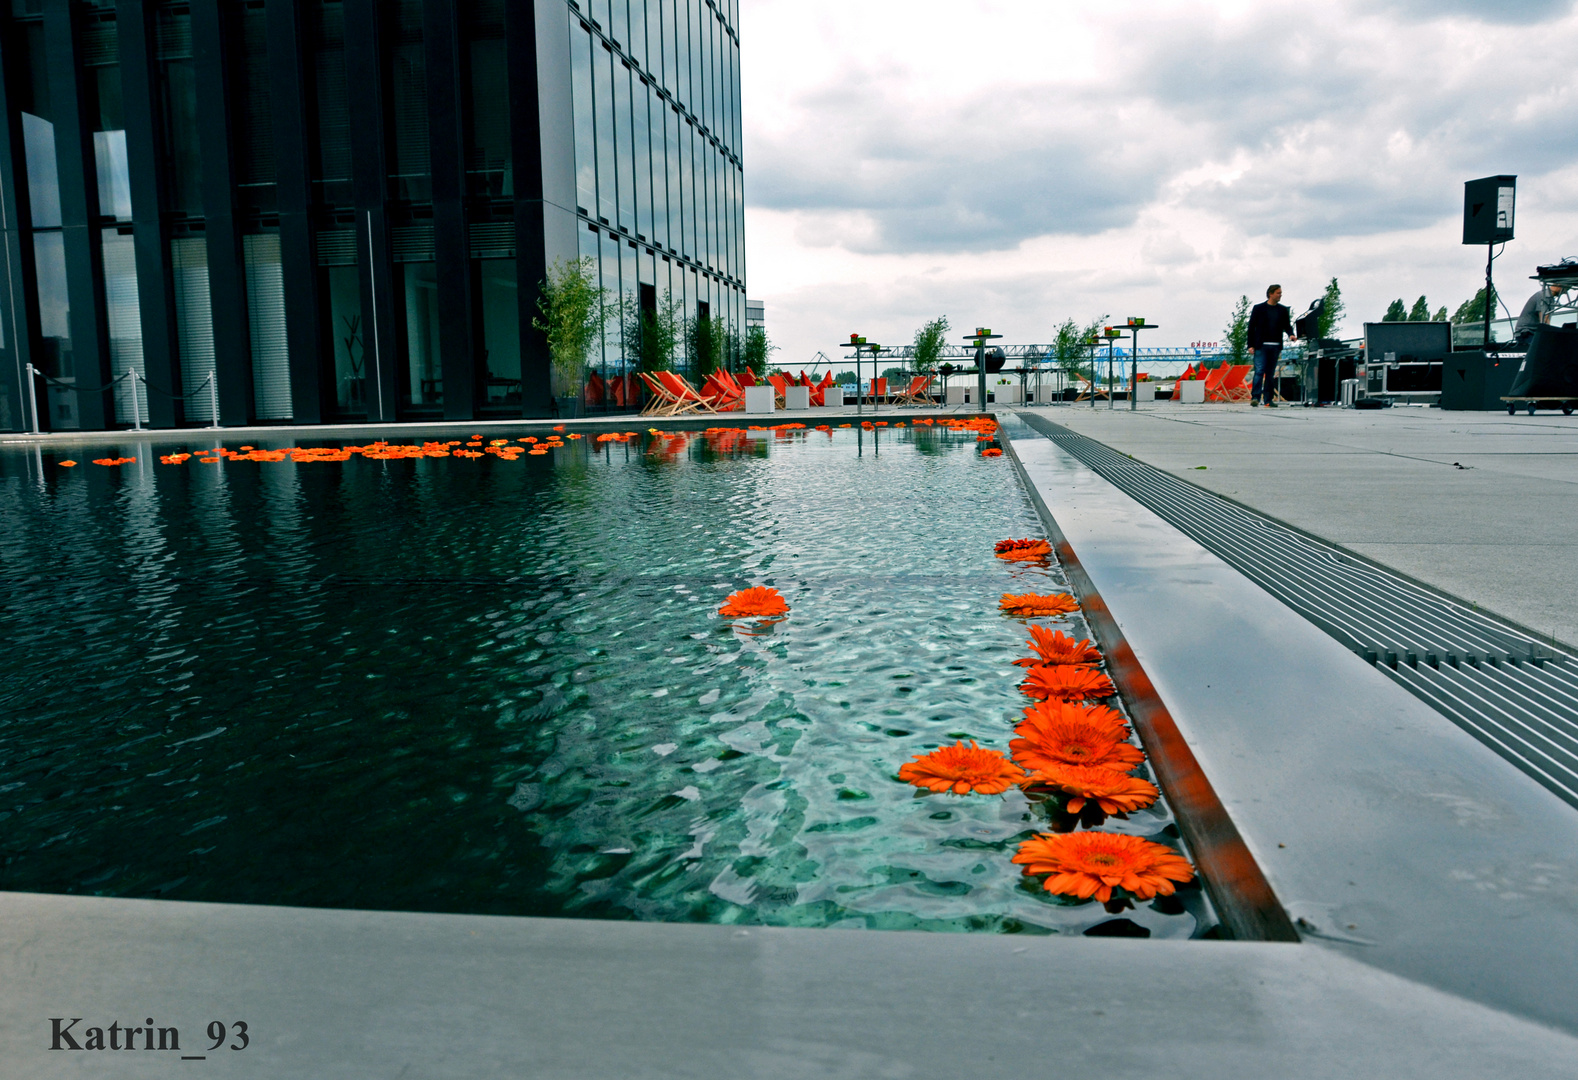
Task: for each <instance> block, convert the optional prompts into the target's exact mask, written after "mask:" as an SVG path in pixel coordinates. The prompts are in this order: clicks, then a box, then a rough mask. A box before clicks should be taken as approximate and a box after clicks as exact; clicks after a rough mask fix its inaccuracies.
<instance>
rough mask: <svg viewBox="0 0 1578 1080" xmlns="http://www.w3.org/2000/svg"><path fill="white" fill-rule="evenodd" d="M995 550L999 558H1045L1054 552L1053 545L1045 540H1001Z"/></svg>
mask: <svg viewBox="0 0 1578 1080" xmlns="http://www.w3.org/2000/svg"><path fill="white" fill-rule="evenodd" d="M994 550H995V551H996V553H997V557H998V558H999V559H1015V560H1023V559H1044V558H1046V557H1047V556H1048V555H1050V554H1052V545H1051V544H1050V543H1048V542H1047V541H1045V540H999V541H998V542H997V547H996V548H995V549H994Z"/></svg>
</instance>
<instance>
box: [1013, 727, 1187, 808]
mask: <svg viewBox="0 0 1578 1080" xmlns="http://www.w3.org/2000/svg"><path fill="white" fill-rule="evenodd" d="M1124 745H1128V744H1127V743H1125V744H1124ZM1030 783H1032V784H1045V785H1046V786H1047V787H1050V788H1056V789H1057V790H1059V791H1062V792H1064V793H1066V794H1067V795H1068V796H1069V800H1068V812H1069V813H1071V814H1077V813H1079V812H1080V811H1081V810H1083V809H1084V808H1085V804H1086V803H1087V802H1093V803H1095V804H1096V805H1097V806H1099V807H1101V810H1102V813H1104V814H1126V813H1128V812H1129V811H1130V810H1143V809H1145V808H1146V807H1147V806H1149V805H1151V803H1153V802H1155V801H1156V796H1157V795H1158V794H1160V792H1158V791H1157V790H1156V785H1155V784H1153V783H1151V782H1150V781H1149V780H1141V779H1140V778H1139V777H1138V776H1130V775H1129V774H1128V773H1126V772H1121V771H1119V770H1117V769H1104V768H1101V767H1099V766H1094V767H1087V766H1084V765H1061V764H1054V765H1052V766H1050V767H1048V768H1045V769H1037V770H1036V771H1035V772H1034V773H1032V774H1031V776H1030Z"/></svg>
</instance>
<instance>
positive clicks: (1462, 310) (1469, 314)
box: [1452, 288, 1499, 323]
mask: <svg viewBox="0 0 1578 1080" xmlns="http://www.w3.org/2000/svg"><path fill="white" fill-rule="evenodd" d="M1498 299H1499V298H1498V296H1497V295H1496V290H1495V289H1494V288H1492V289H1491V290H1490V302H1491V304H1492V306H1494V305H1495V303H1496V301H1497V300H1498ZM1492 314H1494V313H1492ZM1452 321H1453V322H1455V323H1483V322H1484V321H1485V290H1484V289H1480V290H1479V292H1477V293H1475V294H1474V295H1473V297H1472V298H1471V299H1468V300H1465V301H1463V302H1462V303H1461V304H1459V305H1458V309H1457V311H1456V312H1455V313H1454V314H1453V316H1452Z"/></svg>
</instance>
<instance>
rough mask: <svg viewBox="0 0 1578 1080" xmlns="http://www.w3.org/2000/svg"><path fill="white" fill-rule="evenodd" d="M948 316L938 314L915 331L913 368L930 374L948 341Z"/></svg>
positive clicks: (920, 372) (924, 373) (921, 372)
mask: <svg viewBox="0 0 1578 1080" xmlns="http://www.w3.org/2000/svg"><path fill="white" fill-rule="evenodd" d="M947 335H948V316H946V315H939V316H937V318H935V319H933V320H931V322H929V323H927V324H926V325H925V326H922V327H921V328H920V329H919V330H917V331H915V357H914V363H915V370H916V372H918V373H919V374H921V375H930V374H931V373H932V370H933V369H934V368H936V366H937V360H938V358H939V357H941V356H942V347H943V346H944V345H945V344H947V341H948V336H947Z"/></svg>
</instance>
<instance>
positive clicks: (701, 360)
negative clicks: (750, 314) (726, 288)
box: [685, 315, 727, 386]
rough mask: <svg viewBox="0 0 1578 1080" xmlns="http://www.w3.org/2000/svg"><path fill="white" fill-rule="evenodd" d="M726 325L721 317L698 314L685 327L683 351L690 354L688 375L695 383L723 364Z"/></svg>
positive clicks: (698, 382) (699, 383)
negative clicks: (715, 317)
mask: <svg viewBox="0 0 1578 1080" xmlns="http://www.w3.org/2000/svg"><path fill="white" fill-rule="evenodd" d="M726 333H727V327H725V326H724V325H723V321H722V320H721V319H714V318H712V317H711V316H710V315H698V316H696V317H695V318H694V319H692V320H690V322H689V323H688V324H687V325H686V327H685V351H686V352H687V353H688V354H689V356H690V377H691V380H692V381H693V382H695V383H696V385H698V386H699V385H701V381H702V380H703V379H705V378H706V377H707V376H708V375H711V374H712V373H713V372H714V371H716V370H718V368H719V367H721V366H722V365H723V353H724V346H725V344H726V343H725V341H724V337H725V335H726Z"/></svg>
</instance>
